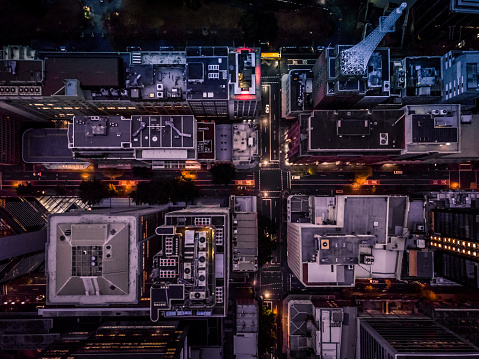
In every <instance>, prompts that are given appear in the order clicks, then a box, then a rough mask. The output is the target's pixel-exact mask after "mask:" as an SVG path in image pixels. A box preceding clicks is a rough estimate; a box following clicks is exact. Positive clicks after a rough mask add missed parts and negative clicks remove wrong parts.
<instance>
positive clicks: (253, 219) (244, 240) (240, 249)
mask: <svg viewBox="0 0 479 359" xmlns="http://www.w3.org/2000/svg"><path fill="white" fill-rule="evenodd" d="M232 243H233V271H241V272H243V271H244V272H255V271H256V270H258V219H257V213H255V212H254V213H235V214H233V238H232Z"/></svg>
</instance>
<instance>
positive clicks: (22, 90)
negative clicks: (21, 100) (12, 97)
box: [18, 86, 42, 96]
mask: <svg viewBox="0 0 479 359" xmlns="http://www.w3.org/2000/svg"><path fill="white" fill-rule="evenodd" d="M18 94H19V95H20V96H41V94H42V87H41V86H20V87H19V88H18Z"/></svg>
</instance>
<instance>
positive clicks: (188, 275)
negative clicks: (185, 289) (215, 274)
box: [183, 263, 192, 279]
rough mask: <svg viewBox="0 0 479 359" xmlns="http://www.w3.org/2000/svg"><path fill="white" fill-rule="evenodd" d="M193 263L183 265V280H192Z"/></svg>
mask: <svg viewBox="0 0 479 359" xmlns="http://www.w3.org/2000/svg"><path fill="white" fill-rule="evenodd" d="M191 274H192V273H191V263H184V264H183V278H184V279H191Z"/></svg>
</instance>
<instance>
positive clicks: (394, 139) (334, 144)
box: [308, 110, 404, 151]
mask: <svg viewBox="0 0 479 359" xmlns="http://www.w3.org/2000/svg"><path fill="white" fill-rule="evenodd" d="M403 117H404V112H403V111H402V110H372V111H367V110H353V111H343V110H339V111H332V110H331V111H329V110H327V111H314V112H313V113H312V116H311V117H310V118H309V121H308V128H309V131H308V137H309V146H308V147H309V150H310V151H324V150H355V151H361V150H364V151H367V150H372V149H373V150H383V151H396V150H397V151H399V150H400V149H401V148H402V147H403V141H404V122H402V121H403Z"/></svg>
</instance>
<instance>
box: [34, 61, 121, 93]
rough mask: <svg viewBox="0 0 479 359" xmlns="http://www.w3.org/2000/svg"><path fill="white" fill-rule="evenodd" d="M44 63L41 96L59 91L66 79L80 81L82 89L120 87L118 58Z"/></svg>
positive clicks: (119, 62)
mask: <svg viewBox="0 0 479 359" xmlns="http://www.w3.org/2000/svg"><path fill="white" fill-rule="evenodd" d="M44 61H45V86H44V88H43V94H44V95H45V96H51V95H54V94H56V93H57V92H59V91H61V89H62V87H63V86H65V80H66V79H76V80H79V81H80V84H81V86H82V88H84V89H85V88H87V89H88V88H90V89H100V88H102V87H104V88H110V87H113V88H119V87H121V86H122V82H123V81H124V80H122V78H123V74H122V60H121V58H120V57H87V56H85V57H53V56H52V55H49V56H48V57H46V58H45V59H44Z"/></svg>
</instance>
